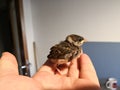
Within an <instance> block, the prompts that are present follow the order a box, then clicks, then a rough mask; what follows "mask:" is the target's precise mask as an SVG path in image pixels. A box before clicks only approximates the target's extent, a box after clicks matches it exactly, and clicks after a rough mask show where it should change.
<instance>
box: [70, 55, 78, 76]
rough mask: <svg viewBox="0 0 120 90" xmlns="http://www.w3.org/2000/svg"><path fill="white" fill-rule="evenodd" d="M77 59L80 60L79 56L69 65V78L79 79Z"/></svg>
mask: <svg viewBox="0 0 120 90" xmlns="http://www.w3.org/2000/svg"><path fill="white" fill-rule="evenodd" d="M78 58H80V55H79V56H78V57H76V58H75V59H73V60H72V61H71V65H70V68H69V72H68V76H70V77H73V78H78V77H79V68H78Z"/></svg>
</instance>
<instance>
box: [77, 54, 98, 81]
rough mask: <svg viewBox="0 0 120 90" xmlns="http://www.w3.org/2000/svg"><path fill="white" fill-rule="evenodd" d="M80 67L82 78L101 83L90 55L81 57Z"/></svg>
mask: <svg viewBox="0 0 120 90" xmlns="http://www.w3.org/2000/svg"><path fill="white" fill-rule="evenodd" d="M79 65H80V78H82V79H87V80H90V81H92V82H99V81H98V77H97V74H96V71H95V68H94V66H93V64H92V61H91V60H90V58H89V56H88V55H86V54H82V55H81V57H80V59H79Z"/></svg>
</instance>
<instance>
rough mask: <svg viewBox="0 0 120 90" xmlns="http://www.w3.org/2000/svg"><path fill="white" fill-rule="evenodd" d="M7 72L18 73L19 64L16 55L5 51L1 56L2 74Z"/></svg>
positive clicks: (0, 68)
mask: <svg viewBox="0 0 120 90" xmlns="http://www.w3.org/2000/svg"><path fill="white" fill-rule="evenodd" d="M7 74H14V75H18V64H17V60H16V58H15V56H14V55H12V54H11V53H9V52H4V53H3V54H2V56H1V58H0V76H2V75H7Z"/></svg>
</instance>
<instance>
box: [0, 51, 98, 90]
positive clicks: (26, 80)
mask: <svg viewBox="0 0 120 90" xmlns="http://www.w3.org/2000/svg"><path fill="white" fill-rule="evenodd" d="M8 89H10V90H43V89H48V90H50V89H52V90H56V89H57V90H58V89H59V90H62V89H64V90H66V89H68V90H69V89H73V90H77V89H78V90H100V86H99V82H98V78H97V75H96V72H95V69H94V67H93V65H92V63H91V60H90V58H89V57H88V56H87V55H86V54H82V55H81V56H79V57H78V58H76V59H74V60H73V61H72V64H71V65H70V67H69V69H68V71H66V75H60V74H55V72H54V71H53V69H52V68H51V66H50V63H48V62H47V63H46V64H44V65H43V66H42V67H41V68H40V69H39V70H38V72H37V73H36V74H35V75H34V76H33V77H26V76H21V75H19V74H18V70H17V62H16V59H15V57H14V56H13V55H11V54H10V53H4V54H3V55H2V57H1V59H0V90H8Z"/></svg>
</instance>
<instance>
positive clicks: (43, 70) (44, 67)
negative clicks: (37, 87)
mask: <svg viewBox="0 0 120 90" xmlns="http://www.w3.org/2000/svg"><path fill="white" fill-rule="evenodd" d="M51 65H52V63H51V62H50V60H47V61H46V62H45V64H44V65H42V66H41V67H40V68H39V70H38V71H37V73H36V74H35V75H34V76H33V78H35V79H39V76H42V75H43V76H44V75H45V74H48V75H51V74H52V75H54V71H55V70H53V68H52V66H51Z"/></svg>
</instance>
